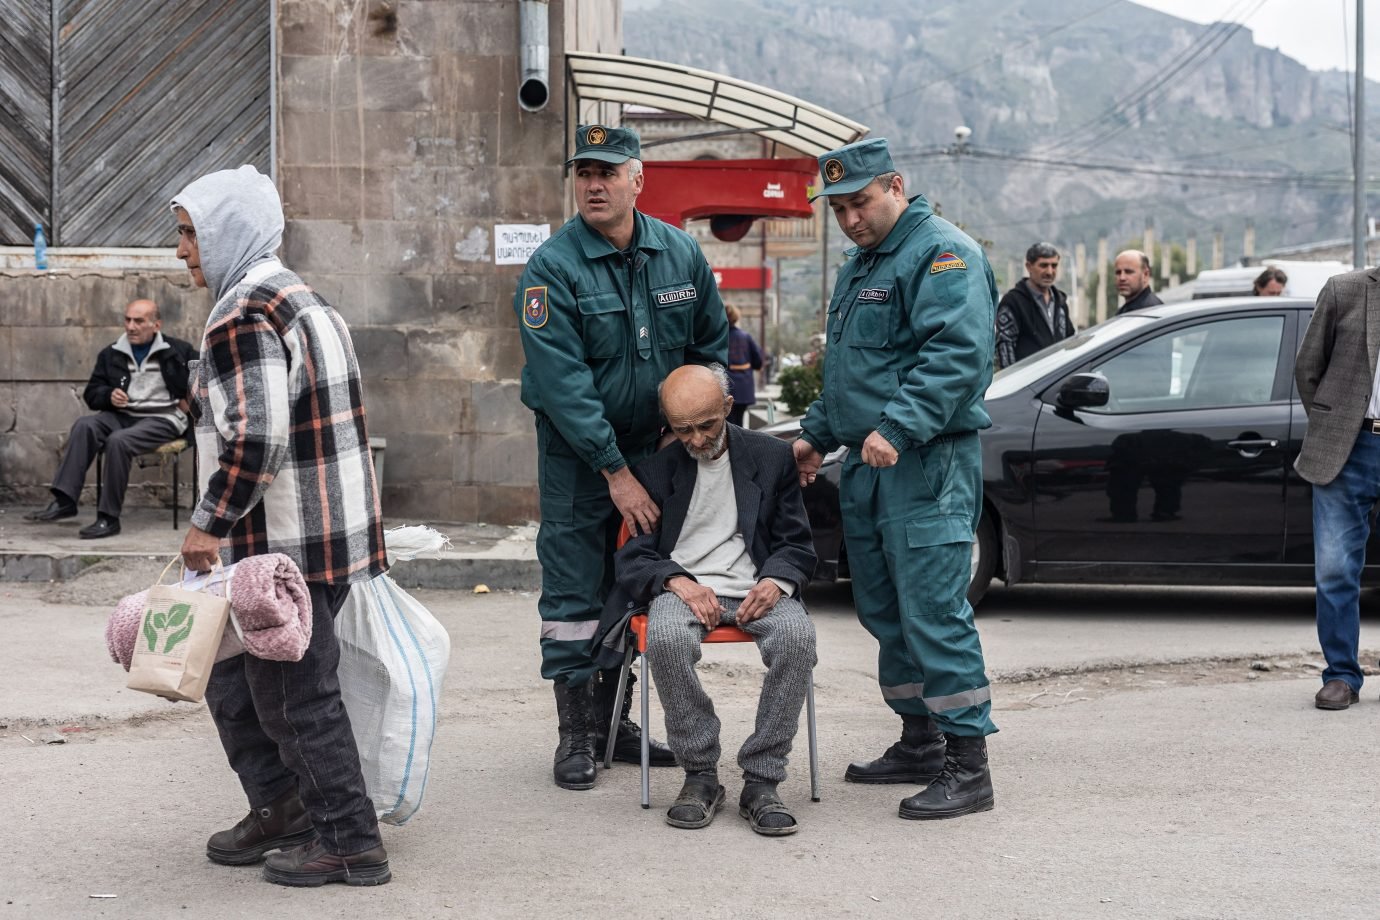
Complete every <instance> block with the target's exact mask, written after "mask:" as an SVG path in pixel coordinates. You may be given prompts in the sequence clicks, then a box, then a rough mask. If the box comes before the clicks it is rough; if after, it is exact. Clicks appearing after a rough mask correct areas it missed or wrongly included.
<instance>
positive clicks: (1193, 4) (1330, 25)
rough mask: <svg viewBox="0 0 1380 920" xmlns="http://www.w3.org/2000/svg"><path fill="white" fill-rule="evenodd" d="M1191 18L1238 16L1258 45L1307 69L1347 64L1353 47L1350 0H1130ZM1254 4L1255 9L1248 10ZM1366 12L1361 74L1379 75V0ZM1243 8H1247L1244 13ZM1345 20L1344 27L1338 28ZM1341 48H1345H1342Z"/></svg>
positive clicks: (1353, 14)
mask: <svg viewBox="0 0 1380 920" xmlns="http://www.w3.org/2000/svg"><path fill="white" fill-rule="evenodd" d="M1135 2H1136V3H1139V4H1140V5H1141V6H1148V7H1150V8H1152V9H1156V10H1162V11H1163V12H1166V13H1169V14H1171V15H1174V16H1179V17H1182V18H1183V19H1191V20H1193V21H1194V22H1216V21H1218V20H1228V21H1231V22H1242V21H1243V19H1244V22H1245V25H1246V26H1247V27H1248V28H1250V29H1251V30H1252V31H1253V32H1254V33H1255V42H1256V44H1257V45H1263V46H1264V47H1266V48H1278V49H1279V50H1280V51H1283V52H1284V53H1285V54H1287V55H1289V56H1290V57H1292V58H1294V59H1296V60H1298V61H1302V62H1303V63H1304V64H1305V65H1307V66H1308V67H1309V68H1310V69H1312V70H1350V69H1351V67H1350V61H1351V58H1352V56H1353V55H1354V54H1355V48H1356V31H1355V29H1356V3H1355V0H1264V2H1263V3H1262V2H1261V0H1135ZM1257 6H1259V9H1258V10H1256V12H1254V13H1251V10H1253V9H1255V8H1256V7H1257ZM1365 12H1366V47H1367V53H1366V77H1367V79H1368V80H1376V79H1380V59H1377V58H1376V53H1377V51H1380V3H1374V2H1372V3H1368V4H1366V6H1365ZM1245 14H1250V15H1249V16H1247V15H1245ZM1343 26H1345V29H1346V31H1345V33H1343ZM1344 49H1345V50H1344Z"/></svg>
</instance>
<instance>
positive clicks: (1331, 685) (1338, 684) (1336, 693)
mask: <svg viewBox="0 0 1380 920" xmlns="http://www.w3.org/2000/svg"><path fill="white" fill-rule="evenodd" d="M1360 699H1361V695H1360V694H1359V693H1357V692H1356V691H1355V690H1353V689H1351V685H1350V684H1348V683H1347V682H1346V681H1344V680H1329V681H1328V682H1327V683H1325V684H1323V685H1322V689H1321V690H1319V691H1318V695H1317V696H1315V697H1313V705H1314V706H1316V707H1318V708H1319V709H1346V708H1347V707H1348V706H1350V705H1351V704H1352V703H1355V702H1358V701H1359V700H1360Z"/></svg>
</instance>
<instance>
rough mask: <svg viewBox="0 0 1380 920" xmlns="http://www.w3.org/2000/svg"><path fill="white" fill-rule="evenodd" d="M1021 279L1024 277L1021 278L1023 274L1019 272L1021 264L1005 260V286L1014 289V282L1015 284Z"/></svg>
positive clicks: (1012, 260)
mask: <svg viewBox="0 0 1380 920" xmlns="http://www.w3.org/2000/svg"><path fill="white" fill-rule="evenodd" d="M1022 277H1024V276H1023V274H1022V272H1021V264H1020V263H1019V262H1017V261H1016V260H1015V259H1007V260H1006V286H1007V287H1008V288H1012V287H1015V286H1016V282H1017V281H1020V280H1021V278H1022Z"/></svg>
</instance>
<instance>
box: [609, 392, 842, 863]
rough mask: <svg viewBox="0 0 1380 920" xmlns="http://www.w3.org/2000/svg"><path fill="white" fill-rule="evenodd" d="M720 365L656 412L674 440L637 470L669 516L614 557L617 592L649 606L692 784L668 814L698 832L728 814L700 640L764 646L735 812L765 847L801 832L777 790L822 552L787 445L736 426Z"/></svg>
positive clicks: (657, 662) (669, 707)
mask: <svg viewBox="0 0 1380 920" xmlns="http://www.w3.org/2000/svg"><path fill="white" fill-rule="evenodd" d="M729 392H730V390H729V381H728V375H727V373H726V372H725V370H724V369H723V367H721V366H719V365H713V366H711V367H701V366H698V365H693V366H686V367H682V368H679V369H678V370H676V371H673V372H672V373H671V375H670V376H669V377H667V378H666V381H665V383H664V384H663V385H662V389H661V407H662V411H663V412H664V413H665V415H666V419H667V421H668V422H669V424H670V428H671V431H672V432H673V433H674V434H675V437H676V441H677V442H678V443H677V442H673V443H671V444H670V445H669V446H667V447H666V448H664V449H663V450H661V451H660V452H658V453H656V454H654V455H653V456H651V457H649V458H647V459H646V460H644V461H643V462H642V463H640V464H639V465H638V466H637V468H636V469H635V470H634V473H635V474H636V476H637V478H638V479H639V480H640V481H641V482H642V484H643V486H644V487H646V489H647V493H648V495H650V496H651V498H652V500H653V501H654V502H656V503H657V505H658V506H659V507H660V508H661V525H660V528H659V529H658V530H657V531H655V532H653V533H650V534H644V535H642V536H639V537H637V538H635V539H633V540H631V541H629V542H628V544H627V546H625V547H624V548H623V549H622V550H621V551H620V552H619V554H618V556H617V561H616V567H617V568H616V571H617V577H618V582H619V586H620V588H622V589H623V590H624V591H626V592H627V593H628V594H629V595H630V597H631V598H632V599H633V600H634V601H637V602H639V603H649V604H650V608H649V611H648V622H647V660H648V662H649V663H650V664H651V667H652V674H653V675H654V677H655V678H656V685H657V689H658V691H659V692H660V695H661V702H662V706H663V707H664V709H665V711H666V734H667V742H668V744H669V745H670V747H671V750H672V751H673V752H675V755H676V759H677V760H678V761H679V762H680V765H681V766H682V767H683V768H684V769H685V785H684V786H683V787H682V788H681V791H680V795H679V796H677V798H676V801H675V804H674V805H672V806H671V809H670V811H668V812H667V814H666V823H667V824H670V825H671V826H672V827H681V828H701V827H706V826H708V825H709V823H710V822H711V821H713V820H714V815H715V814H716V813H717V812H718V810H719V809H720V808H721V807H722V806H723V802H724V787H723V786H721V785H720V784H719V777H718V772H717V771H718V762H719V720H718V718H717V717H716V716H715V715H714V705H713V703H712V702H711V701H710V699H709V697H708V695H707V694H706V693H705V692H704V688H703V687H702V686H701V685H700V681H699V677H698V676H697V675H696V673H695V664H696V662H698V661H699V659H700V642H701V640H702V639H703V638H704V636H705V634H706V633H707V632H708V631H709V630H711V629H713V628H714V627H716V626H718V625H720V624H729V625H735V626H738V627H739V628H741V629H743V630H744V631H746V632H748V633H751V634H752V635H753V637H754V638H756V640H757V648H758V650H759V651H760V652H761V654H762V661H763V663H765V664H766V666H767V675H766V679H765V680H764V682H763V684H762V695H761V698H760V699H759V700H758V703H757V725H756V730H755V731H754V732H753V733H752V736H751V737H749V738H748V739H747V741H746V742H745V743H744V744H743V747H742V749H741V750H740V751H739V752H738V765H739V766H740V767H742V770H743V791H742V795H741V796H740V798H739V814H740V815H742V816H743V817H744V818H747V819H748V821H749V822H750V823H751V825H752V829H753V830H754V831H756V832H757V833H759V834H765V835H768V836H784V835H786V834H793V833H795V832H796V830H797V829H798V823H797V822H796V820H795V818H794V817H793V816H792V815H791V812H790V810H789V809H788V808H787V807H786V806H785V805H784V804H783V803H782V801H781V798H780V796H779V795H778V794H777V791H776V787H777V784H778V783H780V782H781V781H782V780H783V779H785V778H786V755H787V753H789V751H790V749H791V740H792V739H793V738H794V737H795V733H796V729H797V728H798V727H799V722H800V707H801V706H802V705H803V703H804V701H805V693H806V690H807V688H808V685H809V679H810V670H811V669H812V668H813V667H814V664H815V630H814V626H813V625H812V624H811V623H810V620H809V617H808V616H806V613H805V608H804V606H802V605H801V603H800V600H799V593H800V589H801V588H802V587H803V586H804V585H805V584H806V582H808V581H809V578H810V575H811V573H812V572H813V571H814V568H815V562H816V559H815V551H814V542H813V540H812V539H811V536H810V524H809V520H808V519H807V518H806V516H805V505H804V501H803V500H802V498H801V494H800V486H799V477H798V475H797V473H796V471H795V463H794V460H793V456H792V453H791V448H790V445H788V444H786V443H785V442H783V441H780V440H777V439H776V438H773V437H770V436H768V435H764V434H759V433H757V432H754V431H746V430H744V429H742V428H739V427H738V426H736V425H730V424H729V423H728V421H727V419H728V412H729V409H730V408H731V407H732V405H733V398H732V397H731V396H730V395H729Z"/></svg>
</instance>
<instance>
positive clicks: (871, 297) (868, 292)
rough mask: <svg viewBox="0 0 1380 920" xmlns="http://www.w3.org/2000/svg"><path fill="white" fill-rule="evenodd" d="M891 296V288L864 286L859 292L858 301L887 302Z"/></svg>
mask: <svg viewBox="0 0 1380 920" xmlns="http://www.w3.org/2000/svg"><path fill="white" fill-rule="evenodd" d="M890 298H891V288H864V289H863V290H861V291H859V292H858V303H886V301H887V300H889V299H890Z"/></svg>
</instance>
